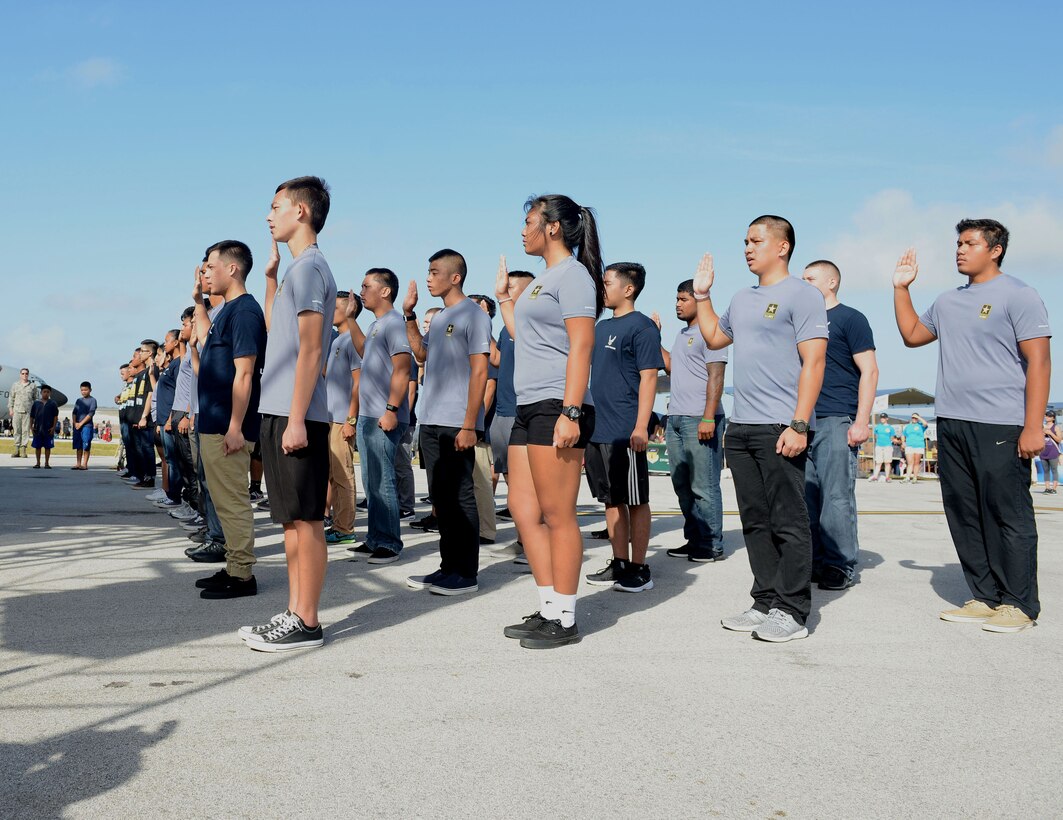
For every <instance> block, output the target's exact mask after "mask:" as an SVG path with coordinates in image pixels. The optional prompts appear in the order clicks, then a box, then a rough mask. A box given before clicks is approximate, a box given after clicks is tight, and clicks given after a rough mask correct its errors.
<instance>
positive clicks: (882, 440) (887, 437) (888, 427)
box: [867, 413, 893, 481]
mask: <svg viewBox="0 0 1063 820" xmlns="http://www.w3.org/2000/svg"><path fill="white" fill-rule="evenodd" d="M889 421H890V417H889V416H888V415H886V414H885V413H883V414H882V415H880V416H879V417H878V424H876V425H875V429H874V430H873V431H872V432H873V433H874V434H875V466H874V467H873V468H872V470H871V475H869V476H868V477H867V480H868V481H878V480H879V479H878V468H879V467H881V468H882V475H883V477H884V480H886V481H889V480H890V465H891V464H892V463H893V425H892V424H890V423H889Z"/></svg>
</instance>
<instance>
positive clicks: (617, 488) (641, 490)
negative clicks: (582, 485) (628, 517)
mask: <svg viewBox="0 0 1063 820" xmlns="http://www.w3.org/2000/svg"><path fill="white" fill-rule="evenodd" d="M583 466H584V468H585V469H586V471H587V486H589V487H590V488H591V493H593V494H594V497H595V498H597V499H598V500H599V501H601V502H602V503H603V504H605V505H606V506H609V507H615V506H617V505H619V504H626V505H628V506H630V507H637V506H639V505H640V504H648V503H649V502H650V468H649V463H648V462H647V461H646V452H645V451H643V452H641V453H636V452H635V451H634V450H632V449H631V448H630V447H629V446H628V444H627V442H626V441H617V442H614V443H613V444H599V443H598V442H596V441H592V442H591V443H590V444H588V445H587V452H586V453H585V454H584V456H583Z"/></svg>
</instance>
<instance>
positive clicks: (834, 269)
mask: <svg viewBox="0 0 1063 820" xmlns="http://www.w3.org/2000/svg"><path fill="white" fill-rule="evenodd" d="M809 268H826V269H827V270H829V271H830V272H831V273H833V274H834V276H835V278H837V280H838V283H837V285H836V286H835V288H834V292H835V293H837V292H838V288H840V287H841V286H842V272H841V270H840V269H839V268H838V266H837V265H835V264H834V263H833V262H831V261H830V260H829V259H817V260H816V261H815V262H809V263H808V264H807V265H805V270H808V269H809Z"/></svg>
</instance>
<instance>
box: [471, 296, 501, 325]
mask: <svg viewBox="0 0 1063 820" xmlns="http://www.w3.org/2000/svg"><path fill="white" fill-rule="evenodd" d="M469 298H470V299H472V300H473V301H474V302H476V304H479V303H480V302H487V315H488V316H490V317H491V318H492V319H494V318H495V311H496V310H498V306H497V305H496V304H495V300H494V299H492V298H491V297H490V296H485V295H484V294H482V293H470V294H469Z"/></svg>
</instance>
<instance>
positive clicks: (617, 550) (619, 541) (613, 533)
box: [605, 506, 631, 561]
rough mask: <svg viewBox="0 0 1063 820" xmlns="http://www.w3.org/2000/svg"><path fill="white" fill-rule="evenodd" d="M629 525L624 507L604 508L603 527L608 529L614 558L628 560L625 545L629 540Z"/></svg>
mask: <svg viewBox="0 0 1063 820" xmlns="http://www.w3.org/2000/svg"><path fill="white" fill-rule="evenodd" d="M630 524H631V522H630V521H629V520H628V516H627V507H626V506H620V507H610V506H606V508H605V526H606V527H608V528H609V542H610V543H611V544H612V545H613V557H614V558H623V559H624V560H625V561H627V560H628V551H627V545H628V541H629V540H630V531H631V527H630Z"/></svg>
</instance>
